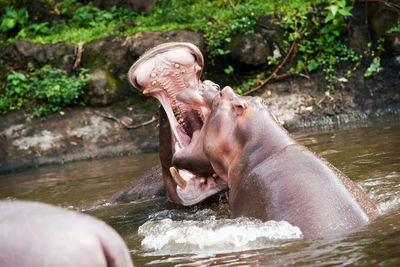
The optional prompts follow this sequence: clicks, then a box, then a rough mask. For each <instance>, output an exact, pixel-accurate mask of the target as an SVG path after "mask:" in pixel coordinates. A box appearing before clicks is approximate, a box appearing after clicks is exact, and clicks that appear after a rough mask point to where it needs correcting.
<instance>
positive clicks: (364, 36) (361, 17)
mask: <svg viewBox="0 0 400 267" xmlns="http://www.w3.org/2000/svg"><path fill="white" fill-rule="evenodd" d="M351 13H352V17H351V27H349V37H348V40H349V47H350V48H352V49H353V50H354V51H355V52H356V53H359V54H363V53H364V52H365V50H366V49H367V48H368V42H369V29H368V25H367V24H366V23H365V21H366V13H365V5H364V3H359V2H356V3H354V6H353V9H352V11H351Z"/></svg>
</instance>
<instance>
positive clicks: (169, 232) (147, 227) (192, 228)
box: [138, 216, 302, 255]
mask: <svg viewBox="0 0 400 267" xmlns="http://www.w3.org/2000/svg"><path fill="white" fill-rule="evenodd" d="M138 234H139V235H141V236H142V237H143V240H142V242H141V245H142V247H143V248H144V249H145V250H148V251H151V252H149V253H150V254H148V255H173V254H183V253H194V254H215V253H225V252H232V251H244V250H250V249H259V248H267V247H274V246H277V243H274V241H279V240H287V239H297V238H301V237H302V232H301V231H300V229H299V228H298V227H295V226H292V225H291V224H289V223H288V222H286V221H280V222H276V221H268V222H261V221H259V220H252V219H248V218H238V219H215V217H214V216H211V217H209V218H207V219H204V220H202V221H192V220H184V221H174V220H171V219H163V220H159V221H148V222H146V223H144V224H143V225H142V226H140V227H139V229H138Z"/></svg>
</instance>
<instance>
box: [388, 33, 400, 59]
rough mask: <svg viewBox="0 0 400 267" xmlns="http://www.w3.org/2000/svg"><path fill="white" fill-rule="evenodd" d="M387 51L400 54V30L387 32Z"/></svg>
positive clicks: (396, 54)
mask: <svg viewBox="0 0 400 267" xmlns="http://www.w3.org/2000/svg"><path fill="white" fill-rule="evenodd" d="M386 52H388V53H390V54H392V55H394V56H398V55H400V32H392V33H388V34H386Z"/></svg>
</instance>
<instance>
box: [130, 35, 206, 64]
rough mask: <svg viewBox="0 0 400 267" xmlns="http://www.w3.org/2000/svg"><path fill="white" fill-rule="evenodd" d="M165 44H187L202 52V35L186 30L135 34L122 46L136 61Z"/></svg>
mask: <svg viewBox="0 0 400 267" xmlns="http://www.w3.org/2000/svg"><path fill="white" fill-rule="evenodd" d="M165 42H189V43H192V44H194V45H196V46H197V47H199V49H200V50H201V51H204V39H203V35H202V34H201V33H197V32H192V31H187V30H176V31H165V32H143V33H137V34H135V35H131V36H128V37H126V39H125V41H124V42H123V44H122V45H123V46H126V47H127V48H128V50H129V54H130V56H132V57H134V58H135V59H137V58H139V57H140V56H142V55H143V53H144V52H146V51H147V50H149V49H151V48H153V47H155V46H157V45H159V44H162V43H165ZM132 63H133V62H132Z"/></svg>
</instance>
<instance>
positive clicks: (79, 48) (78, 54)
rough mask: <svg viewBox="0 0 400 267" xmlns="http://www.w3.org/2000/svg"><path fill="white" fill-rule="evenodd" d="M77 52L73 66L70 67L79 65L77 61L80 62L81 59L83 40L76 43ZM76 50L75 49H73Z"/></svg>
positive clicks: (74, 67)
mask: <svg viewBox="0 0 400 267" xmlns="http://www.w3.org/2000/svg"><path fill="white" fill-rule="evenodd" d="M77 50H78V51H77V52H75V53H76V60H75V63H74V66H73V67H72V68H73V69H76V68H77V67H78V66H79V63H81V59H82V52H83V42H79V43H78V48H77ZM75 51H76V49H75Z"/></svg>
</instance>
